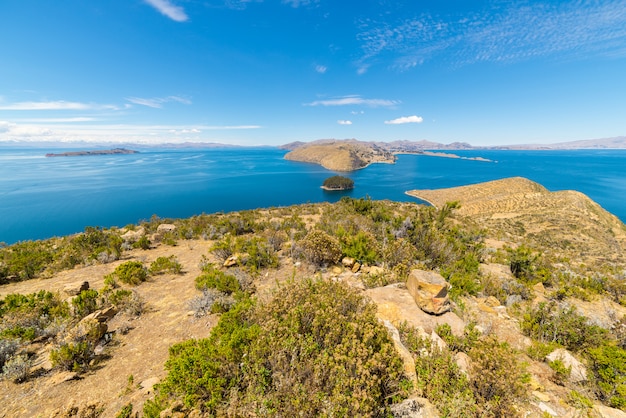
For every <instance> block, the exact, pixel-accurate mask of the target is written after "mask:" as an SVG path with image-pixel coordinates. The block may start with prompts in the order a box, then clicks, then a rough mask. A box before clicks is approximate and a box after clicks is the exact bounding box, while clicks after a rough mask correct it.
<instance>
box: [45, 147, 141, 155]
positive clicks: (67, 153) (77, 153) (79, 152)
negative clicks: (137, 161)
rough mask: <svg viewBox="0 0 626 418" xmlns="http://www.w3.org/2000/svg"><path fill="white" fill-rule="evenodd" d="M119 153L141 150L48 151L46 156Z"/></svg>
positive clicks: (135, 152)
mask: <svg viewBox="0 0 626 418" xmlns="http://www.w3.org/2000/svg"><path fill="white" fill-rule="evenodd" d="M117 154H139V151H135V150H130V149H126V148H113V149H107V150H94V151H69V152H61V153H58V154H56V153H48V154H46V157H83V156H87V155H117Z"/></svg>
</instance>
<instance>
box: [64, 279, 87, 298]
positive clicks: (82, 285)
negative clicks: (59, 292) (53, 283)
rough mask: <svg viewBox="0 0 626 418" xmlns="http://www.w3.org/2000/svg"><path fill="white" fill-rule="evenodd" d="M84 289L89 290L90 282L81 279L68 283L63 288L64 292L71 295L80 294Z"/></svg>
mask: <svg viewBox="0 0 626 418" xmlns="http://www.w3.org/2000/svg"><path fill="white" fill-rule="evenodd" d="M83 290H89V282H85V281H80V282H74V283H69V284H66V285H65V287H64V288H63V292H65V293H66V294H67V295H70V296H77V295H80V292H82V291H83Z"/></svg>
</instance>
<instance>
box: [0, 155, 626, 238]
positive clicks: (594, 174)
mask: <svg viewBox="0 0 626 418" xmlns="http://www.w3.org/2000/svg"><path fill="white" fill-rule="evenodd" d="M46 152H49V150H42V149H32V148H30V149H23V148H21V149H20V148H11V147H7V146H3V147H0V242H5V243H9V244H10V243H14V242H17V241H22V240H29V239H42V238H48V237H51V236H59V235H66V234H70V233H75V232H79V231H82V230H84V228H85V227H86V226H104V227H109V226H124V225H126V224H129V223H137V222H139V221H141V220H144V219H149V218H150V217H151V216H152V215H153V214H156V215H158V216H160V217H163V218H181V217H188V216H192V215H195V214H200V213H212V212H220V211H223V212H227V211H233V210H243V209H254V208H260V207H272V206H274V207H276V206H286V205H292V204H298V203H306V202H321V201H330V202H333V201H337V200H338V199H340V198H341V197H342V196H346V195H349V196H352V197H357V198H358V197H365V196H370V197H371V198H373V199H390V200H400V201H415V202H418V200H417V199H414V198H411V197H409V196H407V195H405V194H404V192H405V191H407V190H411V189H434V188H441V187H452V186H460V185H466V184H473V183H479V182H483V181H488V180H495V179H499V178H504V177H510V176H522V177H526V178H529V179H531V180H533V181H536V182H538V183H541V184H542V185H544V186H545V187H546V188H548V189H549V190H552V191H556V190H567V189H570V190H578V191H580V192H583V193H585V194H587V195H588V196H589V197H591V198H592V199H593V200H595V201H596V202H598V203H599V204H600V205H602V206H603V207H604V208H605V209H607V210H608V211H610V212H612V213H614V214H615V215H617V216H618V217H620V219H621V220H622V221H626V205H625V204H624V203H625V201H626V150H578V151H456V152H454V153H455V154H457V155H462V156H466V157H477V156H480V157H484V158H488V159H491V160H493V161H494V162H480V161H472V160H462V159H451V158H439V157H430V156H423V155H400V156H399V158H398V162H397V163H396V164H393V165H392V164H375V165H372V166H370V167H368V168H366V169H363V170H359V171H356V172H352V173H349V174H347V176H348V177H350V178H352V179H353V180H354V182H355V189H354V190H352V191H349V192H325V191H323V190H322V189H321V188H320V185H321V184H322V182H323V181H324V179H326V178H327V177H329V176H331V175H333V174H335V173H333V172H331V171H328V170H326V169H324V168H322V167H319V166H317V165H313V164H305V163H297V162H291V161H286V160H284V159H283V156H284V154H285V151H282V150H278V149H275V148H244V149H207V150H199V149H193V150H163V149H145V150H141V153H140V154H131V155H104V156H85V157H58V158H45V157H44V155H45V153H46ZM54 152H62V150H55V151H54ZM344 175H346V174H344Z"/></svg>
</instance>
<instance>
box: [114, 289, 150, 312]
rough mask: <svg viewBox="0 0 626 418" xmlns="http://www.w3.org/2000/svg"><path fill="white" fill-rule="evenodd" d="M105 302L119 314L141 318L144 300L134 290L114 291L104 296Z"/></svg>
mask: <svg viewBox="0 0 626 418" xmlns="http://www.w3.org/2000/svg"><path fill="white" fill-rule="evenodd" d="M106 300H107V302H108V303H110V304H111V305H113V306H115V308H117V310H118V311H119V312H124V313H126V314H128V315H130V316H141V314H142V313H143V311H144V309H145V303H144V300H143V299H142V298H141V296H139V294H138V293H137V292H136V291H135V290H128V289H116V290H113V291H110V292H108V293H107V294H106Z"/></svg>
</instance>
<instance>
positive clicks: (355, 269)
mask: <svg viewBox="0 0 626 418" xmlns="http://www.w3.org/2000/svg"><path fill="white" fill-rule="evenodd" d="M360 269H361V263H359V262H356V263H354V264H353V265H352V273H357V272H358V271H359V270H360Z"/></svg>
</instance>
